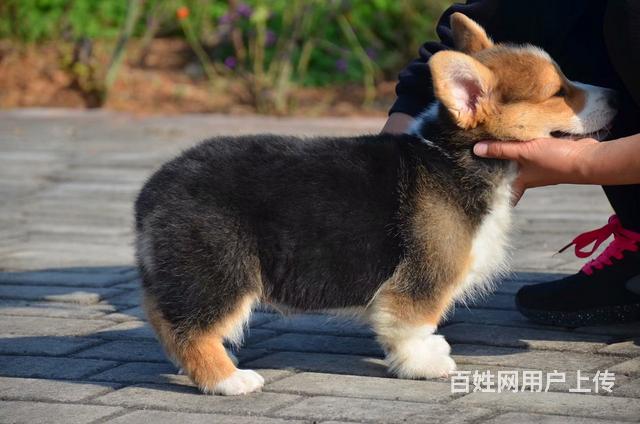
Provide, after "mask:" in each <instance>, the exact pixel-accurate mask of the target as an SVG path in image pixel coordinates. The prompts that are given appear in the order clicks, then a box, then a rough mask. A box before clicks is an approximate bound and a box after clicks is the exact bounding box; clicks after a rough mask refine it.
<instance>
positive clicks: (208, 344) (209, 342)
mask: <svg viewBox="0 0 640 424" xmlns="http://www.w3.org/2000/svg"><path fill="white" fill-rule="evenodd" d="M180 363H181V364H182V367H183V369H184V371H185V372H186V373H187V374H188V375H189V377H191V379H192V380H193V382H194V383H196V384H197V385H198V387H200V388H201V389H203V390H205V391H207V390H210V389H212V388H213V387H215V385H216V384H218V383H219V382H220V381H222V380H224V379H226V378H228V377H229V376H231V374H233V373H234V371H235V370H236V366H235V365H234V364H233V362H232V361H231V359H230V358H229V355H228V354H227V351H226V350H225V348H224V346H223V344H222V338H221V337H218V336H216V335H214V334H200V335H198V336H195V337H192V338H190V340H189V341H188V342H187V343H186V345H185V346H184V348H183V349H181V351H180Z"/></svg>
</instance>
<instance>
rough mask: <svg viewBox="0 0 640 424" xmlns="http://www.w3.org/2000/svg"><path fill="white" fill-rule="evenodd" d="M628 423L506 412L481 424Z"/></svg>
mask: <svg viewBox="0 0 640 424" xmlns="http://www.w3.org/2000/svg"><path fill="white" fill-rule="evenodd" d="M625 422H628V421H609V420H606V421H603V420H602V419H600V418H584V417H567V416H566V415H541V414H527V413H521V412H508V413H506V414H500V415H498V416H497V417H495V418H492V419H490V420H488V421H483V424H513V423H527V424H620V423H625Z"/></svg>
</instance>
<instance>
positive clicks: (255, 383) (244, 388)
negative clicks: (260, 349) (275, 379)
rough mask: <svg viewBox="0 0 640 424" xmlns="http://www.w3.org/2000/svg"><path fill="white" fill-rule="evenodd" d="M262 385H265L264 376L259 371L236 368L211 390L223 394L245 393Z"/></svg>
mask: <svg viewBox="0 0 640 424" xmlns="http://www.w3.org/2000/svg"><path fill="white" fill-rule="evenodd" d="M262 386H264V378H262V376H261V375H260V374H258V373H257V372H255V371H252V370H236V371H235V372H234V373H233V374H231V375H230V376H229V377H227V378H225V379H224V380H222V381H221V382H219V383H218V384H216V385H215V387H214V388H213V389H212V390H211V392H212V393H214V394H217V395H223V396H233V395H245V394H247V393H251V392H256V391H259V390H260V389H262ZM205 391H206V390H205Z"/></svg>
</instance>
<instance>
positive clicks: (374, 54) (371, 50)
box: [365, 47, 378, 60]
mask: <svg viewBox="0 0 640 424" xmlns="http://www.w3.org/2000/svg"><path fill="white" fill-rule="evenodd" d="M365 51H366V52H367V56H369V59H371V60H376V59H377V58H378V51H377V50H376V49H374V48H373V47H367V49H366V50H365Z"/></svg>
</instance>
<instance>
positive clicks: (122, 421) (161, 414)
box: [107, 411, 307, 424]
mask: <svg viewBox="0 0 640 424" xmlns="http://www.w3.org/2000/svg"><path fill="white" fill-rule="evenodd" d="M306 422H307V421H297V420H282V419H278V418H267V417H242V416H239V415H217V414H198V413H188V412H165V411H134V412H131V413H129V414H126V415H123V416H121V417H118V418H114V419H111V420H109V421H107V423H110V424H148V423H153V424H175V423H189V424H212V423H215V424H303V423H306Z"/></svg>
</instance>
